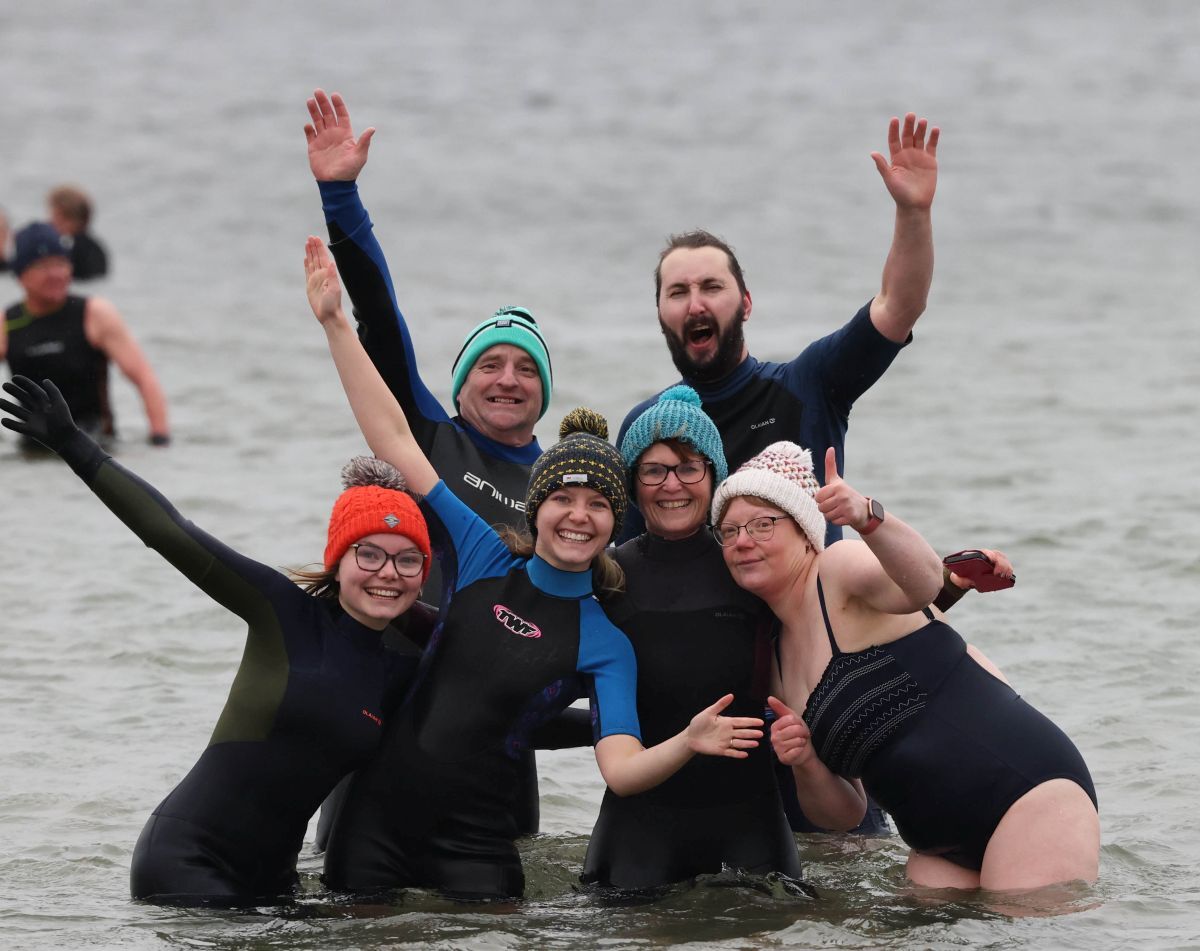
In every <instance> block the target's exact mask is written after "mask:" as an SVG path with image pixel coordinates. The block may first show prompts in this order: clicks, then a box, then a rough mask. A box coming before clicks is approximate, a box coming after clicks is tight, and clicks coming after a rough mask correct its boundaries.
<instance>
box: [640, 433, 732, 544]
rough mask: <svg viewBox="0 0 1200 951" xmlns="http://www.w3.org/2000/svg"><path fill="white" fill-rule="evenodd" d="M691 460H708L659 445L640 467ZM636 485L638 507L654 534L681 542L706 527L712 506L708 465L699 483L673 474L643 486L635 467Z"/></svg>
mask: <svg viewBox="0 0 1200 951" xmlns="http://www.w3.org/2000/svg"><path fill="white" fill-rule="evenodd" d="M689 459H691V460H699V461H700V462H705V461H706V460H705V458H704V456H702V455H700V453H698V452H687V451H684V452H679V451H676V450H675V449H673V448H672V447H671V446H669V445H668V444H666V443H661V442H656V443H654V444H653V445H652V446H650V448H649V449H647V450H646V451H645V452H644V453H642V455H641V457H640V458H639V459H638V465H646V464H647V463H655V462H657V463H659V464H661V465H664V466H677V465H679V464H680V463H681V462H684V461H685V460H689ZM633 485H634V489H635V492H636V495H637V504H638V508H639V509H641V511H642V517H643V518H644V519H645V520H646V528H647V529H648V530H649V531H650V532H651V533H652V534H654V535H657V536H659V537H660V538H665V539H667V540H668V541H678V540H680V539H683V538H688V537H690V536H692V535H695V534H696V532H698V531H699V530H700V529H701V528H702V527H703V526H704V522H705V520H706V518H707V516H708V507H709V505H710V504H711V503H712V494H713V472H712V466H705V472H704V478H703V479H701V480H700V481H699V482H693V483H686V482H680V481H679V476H678V474H677V473H675V472H671V473H669V474H668V475H667V478H666V479H665V480H664V481H663V482H662V483H660V484H659V485H643V484H642V482H641V481H640V480H639V479H638V476H637V469H636V467H635V469H634V477H633Z"/></svg>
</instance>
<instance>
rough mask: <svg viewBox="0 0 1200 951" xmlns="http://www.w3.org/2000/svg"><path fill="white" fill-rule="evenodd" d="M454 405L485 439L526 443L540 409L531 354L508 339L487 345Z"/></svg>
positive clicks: (538, 384)
mask: <svg viewBox="0 0 1200 951" xmlns="http://www.w3.org/2000/svg"><path fill="white" fill-rule="evenodd" d="M458 409H459V412H460V413H462V417H463V419H465V420H466V421H467V422H468V423H470V424H471V425H472V426H474V427H475V428H476V429H477V430H479V431H480V432H481V433H483V434H484V435H485V436H487V437H488V439H492V440H495V441H496V442H498V443H503V444H504V445H506V446H524V445H527V444H528V443H529V442H530V441H531V440H532V439H533V426H534V423H536V422H537V420H538V416H539V415H540V414H541V412H542V378H541V377H540V376H539V375H538V368H537V364H536V363H534V360H533V357H531V356H530V355H529V354H528V353H526V352H525V351H524V350H522V349H521V348H520V347H516V346H513V345H512V344H511V343H498V344H496V346H494V347H489V348H488V349H487V350H485V351H484V352H483V353H482V354H480V356H479V359H478V360H476V361H475V364H474V366H472V367H471V370H470V372H469V373H468V374H467V377H466V379H465V380H464V381H463V385H462V389H461V390H459V391H458Z"/></svg>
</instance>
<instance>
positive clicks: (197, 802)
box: [63, 437, 432, 905]
mask: <svg viewBox="0 0 1200 951" xmlns="http://www.w3.org/2000/svg"><path fill="white" fill-rule="evenodd" d="M85 443H86V445H85ZM73 445H74V446H75V447H76V448H77V450H78V451H73V452H64V453H63V458H64V459H65V460H66V461H67V462H68V463H69V464H70V465H71V468H72V469H74V470H75V472H76V473H77V474H78V475H79V476H80V477H81V478H82V479H83V480H84V482H85V483H86V484H87V485H88V487H89V488H90V489H91V490H92V491H93V492H94V493H96V495H97V496H98V497H99V498H100V499H101V501H103V502H104V503H105V505H107V506H108V507H109V508H110V509H111V510H112V511H113V513H114V514H116V516H117V517H118V518H120V519H121V520H122V521H123V522H125V524H126V525H128V526H129V528H130V529H132V530H133V532H134V533H135V534H136V535H137V536H138V537H139V538H141V539H142V541H143V542H145V544H146V545H147V546H148V547H150V548H153V549H154V550H155V551H157V552H158V553H159V554H161V555H162V556H163V557H164V558H165V559H166V560H167V561H168V562H170V563H171V564H172V565H174V566H175V567H176V568H177V569H178V570H179V571H180V572H181V573H182V574H183V575H184V576H185V577H187V578H188V579H189V580H190V581H192V582H193V583H194V584H195V585H196V586H197V587H198V588H200V589H201V590H202V591H204V592H205V593H206V594H208V595H209V596H210V597H211V598H213V600H215V601H216V602H218V603H219V604H221V605H222V606H224V607H226V608H228V609H229V610H230V611H232V612H233V613H235V614H237V615H238V616H239V617H241V618H243V619H244V620H245V621H246V622H247V624H248V625H249V630H248V632H247V637H246V649H245V653H244V654H243V656H242V662H241V666H240V667H239V668H238V672H237V675H236V676H235V677H234V681H233V686H232V688H231V689H230V691H229V697H228V699H227V700H226V702H225V707H224V709H223V710H222V711H221V716H220V718H219V719H218V721H217V725H216V728H215V729H214V731H213V734H212V738H211V739H210V740H209V743H208V747H207V748H206V749H205V750H204V752H203V753H202V754H201V756H200V759H199V761H198V762H197V763H196V765H195V766H193V767H192V769H191V770H190V771H189V772H188V774H187V775H186V776H185V777H184V778H183V780H182V781H181V782H180V783H179V785H178V786H176V787H175V789H174V790H172V791H171V793H170V794H169V795H168V796H167V798H166V799H164V800H163V801H162V803H161V804H160V805H159V806H158V807H157V808H156V809H155V810H154V812H153V814H152V815H151V816H150V819H149V821H148V822H147V823H146V826H145V828H144V829H143V830H142V834H141V836H140V838H139V839H138V842H137V845H136V846H135V848H134V852H133V863H132V867H131V869H130V892H131V894H132V896H133V897H134V898H143V899H151V900H154V901H158V902H165V903H170V904H213V905H244V904H248V903H253V902H255V901H259V900H271V899H275V898H278V897H280V896H285V895H287V894H288V893H289V892H290V891H291V889H292V887H293V885H294V884H295V882H296V856H297V854H298V853H299V851H300V846H301V844H302V841H303V838H304V833H305V830H306V828H307V825H308V819H309V817H310V816H311V815H312V814H313V812H314V811H315V810H316V808H317V806H318V805H320V803H321V800H322V799H323V798H324V797H325V796H326V795H327V794H328V792H329V791H330V789H332V788H333V787H334V785H335V784H336V783H337V782H338V781H339V780H340V779H341V778H342V776H344V775H345V774H346V773H348V772H350V771H351V770H354V769H356V768H357V767H359V766H361V765H362V764H363V763H364V762H366V761H367V760H368V759H369V758H370V757H371V755H372V754H373V753H374V752H375V749H376V747H377V746H378V745H379V740H380V737H381V735H382V733H383V727H384V724H385V723H386V721H387V717H388V715H389V710H390V709H391V708H392V707H393V706H394V705H395V703H396V702H397V701H398V698H399V695H400V694H401V693H402V692H403V690H404V689H406V688H407V686H408V685H410V684H411V682H412V680H413V677H414V675H415V672H416V667H417V663H418V659H419V657H420V653H419V651H418V650H417V649H416V648H415V647H411V648H410V649H408V650H407V651H405V652H401V651H397V650H385V649H384V648H383V646H382V642H381V638H380V632H378V631H375V630H372V629H370V628H367V627H365V626H363V625H362V624H360V623H359V622H358V621H356V620H354V619H353V618H352V617H350V615H348V614H346V612H345V611H344V610H342V608H341V606H340V605H339V604H338V602H337V601H336V600H330V599H325V598H314V597H312V596H311V595H309V594H306V593H305V592H304V591H302V590H301V589H300V588H299V587H297V585H296V584H295V583H293V582H292V581H290V580H289V579H288V578H286V577H285V576H284V575H282V574H280V573H279V572H278V571H276V570H275V569H273V568H270V567H268V566H266V565H262V564H259V563H258V562H256V561H253V560H251V559H249V558H246V557H244V556H243V555H240V554H238V553H237V552H235V551H233V550H232V549H230V548H228V547H227V546H225V545H223V544H222V543H221V542H219V541H217V540H216V539H215V538H213V537H212V536H210V535H208V534H206V533H205V532H203V531H201V530H200V529H199V528H197V527H196V526H195V525H193V524H192V523H191V522H189V521H187V520H185V519H184V518H183V517H182V516H181V515H180V514H179V512H178V511H177V510H176V509H175V508H174V506H172V505H171V504H170V503H169V502H168V501H167V500H166V499H165V498H163V496H162V495H161V494H160V493H159V492H158V491H157V490H155V489H154V488H153V487H152V486H150V485H148V484H147V483H146V482H144V481H143V480H141V479H140V478H138V477H137V476H136V475H134V474H133V473H131V472H129V471H128V470H127V469H125V468H124V467H122V466H121V465H120V464H118V463H116V462H114V461H113V460H112V459H111V458H110V457H109V456H108V455H107V454H106V453H104V452H103V450H101V449H100V448H99V447H98V446H97V445H96V444H95V443H93V442H91V441H90V440H84V439H82V437H80V438H77V439H76V440H75V442H74V444H73ZM409 622H411V623H412V624H413V625H414V628H422V627H423V628H425V629H427V628H428V627H429V626H430V625H431V623H432V612H431V611H429V610H428V609H426V610H425V611H420V610H414V611H410V612H409V613H408V614H407V615H406V616H405V617H404V618H403V619H401V623H402V624H403V623H409ZM414 633H415V634H416V636H417V639H423V638H424V637H425V636H426V634H425V633H424V631H423V630H414Z"/></svg>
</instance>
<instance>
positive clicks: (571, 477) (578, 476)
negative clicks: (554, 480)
mask: <svg viewBox="0 0 1200 951" xmlns="http://www.w3.org/2000/svg"><path fill="white" fill-rule="evenodd" d="M587 480H588V477H587V473H586V472H568V473H567V474H566V475H565V476H563V485H571V484H572V483H578V482H587Z"/></svg>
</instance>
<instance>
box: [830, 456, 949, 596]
mask: <svg viewBox="0 0 1200 951" xmlns="http://www.w3.org/2000/svg"><path fill="white" fill-rule="evenodd" d="M815 500H816V503H817V508H819V509H820V510H821V514H822V515H824V516H825V520H826V521H827V522H830V523H831V524H834V525H849V526H850V527H851V528H853V529H855V531H858V532H859V533H860V534H862V533H863V531H864V530H865V529H867V526H868V524H869V522H870V515H869V511H868V508H867V499H866V496H864V495H862V494H861V493H859V492H858V491H857V490H856V489H855V488H854V487H853V486H851V485H850V484H849V483H848V482H846V481H845V480H844V479H843V478H842V477H841V476H840V475H838V470H837V459H836V457H835V454H834V450H833V448H832V447H830V448H829V449H828V450H826V453H825V484H824V485H823V486H821V488H820V489H818V490H817V494H816V496H815ZM863 541H864V542H865V543H866V545H865V546H862V545H850V544H846V543H842V544H846V547H845V548H843V547H842V544H837V545H833V546H831V547H830V548H829V549H827V550H826V552H825V555H824V557H825V558H826V559H828V562H827V563H828V564H830V566H831V567H833V566H835V565H836V569H835V570H836V571H837V572H838V574H839V577H840V579H841V583H842V586H843V587H844V589H845V591H846V593H847V594H850V595H853V596H855V597H858V598H861V599H862V600H863V601H865V602H866V603H867V604H868V605H870V606H871V607H873V608H875V610H877V611H881V612H884V613H887V614H908V613H910V612H912V611H919V610H921V608H923V607H925V606H926V605H928V604H930V603H931V602H932V601H933V599H934V598H935V597H937V595H938V593H939V592H940V591H941V590H942V561H941V559H940V558H938V556H937V552H935V551H934V550H933V549H932V548H931V547H930V546H929V543H928V542H927V541H925V539H924V538H922V537H921V535H920V534H919V533H918V532H917V530H916V529H915V528H912V527H911V526H910V525H907V524H905V523H904V522H902V521H901V520H900V519H898V518H896V516H894V515H892V514H891V513H890V512H889V513H887V515H886V517H885V518H884V520H883V523H882V524H880V525H878V526H877V527H876V528H875V530H874V531H871V532H870V533H869V534H864V535H863ZM872 556H873V557H872Z"/></svg>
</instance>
